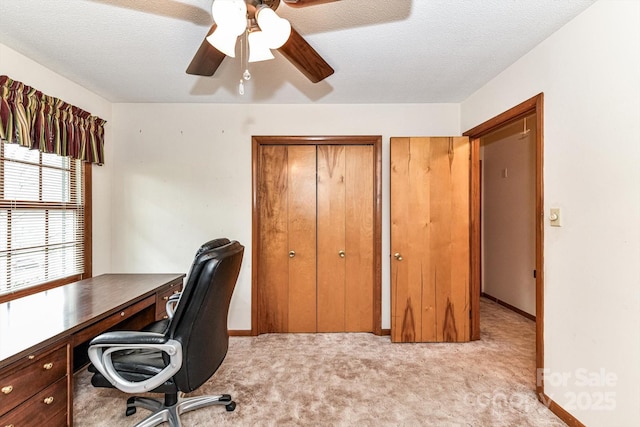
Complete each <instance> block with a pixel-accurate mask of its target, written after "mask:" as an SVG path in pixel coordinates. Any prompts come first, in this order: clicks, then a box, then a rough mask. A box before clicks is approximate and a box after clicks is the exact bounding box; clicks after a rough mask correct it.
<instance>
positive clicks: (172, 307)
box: [165, 292, 182, 319]
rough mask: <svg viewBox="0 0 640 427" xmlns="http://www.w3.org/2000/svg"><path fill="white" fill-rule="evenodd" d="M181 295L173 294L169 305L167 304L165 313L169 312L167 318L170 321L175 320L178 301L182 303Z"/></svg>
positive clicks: (168, 302)
mask: <svg viewBox="0 0 640 427" xmlns="http://www.w3.org/2000/svg"><path fill="white" fill-rule="evenodd" d="M181 295H182V292H180V293H177V294H173V295H171V296H170V297H169V299H168V300H167V303H166V304H165V311H166V312H167V316H169V319H173V315H174V314H175V312H176V306H177V305H178V301H180V296H181Z"/></svg>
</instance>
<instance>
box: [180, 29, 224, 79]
mask: <svg viewBox="0 0 640 427" xmlns="http://www.w3.org/2000/svg"><path fill="white" fill-rule="evenodd" d="M215 29H216V24H213V26H212V27H211V29H210V30H209V32H208V33H207V37H208V36H209V34H211V33H213V31H214V30H215ZM225 57H226V55H225V54H224V53H222V52H220V51H219V50H218V49H216V48H215V47H213V46H211V43H209V42H208V41H207V38H206V37H205V39H204V40H203V41H202V43H201V44H200V47H199V48H198V51H197V52H196V54H195V55H194V57H193V59H192V60H191V63H190V64H189V66H188V67H187V74H193V75H196V76H213V75H214V74H215V72H216V70H217V69H218V67H219V66H220V64H222V60H223V59H224V58H225Z"/></svg>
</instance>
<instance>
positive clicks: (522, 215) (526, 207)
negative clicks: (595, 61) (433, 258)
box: [480, 113, 537, 321]
mask: <svg viewBox="0 0 640 427" xmlns="http://www.w3.org/2000/svg"><path fill="white" fill-rule="evenodd" d="M535 123H536V115H535V113H533V114H530V115H528V116H525V117H523V118H522V119H519V120H518V121H516V122H513V123H511V124H507V125H504V126H502V127H500V128H498V129H496V130H494V131H493V132H491V133H489V134H487V135H485V136H483V137H481V138H480V162H481V166H480V174H481V176H480V180H481V186H480V190H481V191H480V193H481V196H480V199H481V219H480V224H481V225H480V235H481V256H480V259H481V266H480V268H481V275H480V280H481V284H480V291H481V295H482V296H483V297H485V298H488V299H490V300H492V301H494V302H497V303H498V304H501V305H503V306H505V307H507V308H508V309H510V310H512V311H515V312H516V313H518V314H520V315H522V316H524V317H526V318H528V319H530V320H533V321H535V319H536V316H535V313H536V292H535V290H536V288H535V283H536V281H535V277H536V275H537V272H536V269H535V268H536V253H535V251H536V236H535V231H536V215H535V209H536V198H535V195H536V188H535V176H536V174H535V138H536V133H537V129H536V126H535Z"/></svg>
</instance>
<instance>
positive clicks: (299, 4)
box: [284, 0, 339, 7]
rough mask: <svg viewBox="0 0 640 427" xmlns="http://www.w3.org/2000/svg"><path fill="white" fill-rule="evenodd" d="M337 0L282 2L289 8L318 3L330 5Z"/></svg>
mask: <svg viewBox="0 0 640 427" xmlns="http://www.w3.org/2000/svg"><path fill="white" fill-rule="evenodd" d="M334 1H339V0H284V2H285V3H286V4H287V5H289V6H291V7H307V6H313V5H316V4H320V3H331V2H334Z"/></svg>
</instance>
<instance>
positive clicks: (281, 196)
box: [257, 146, 289, 333]
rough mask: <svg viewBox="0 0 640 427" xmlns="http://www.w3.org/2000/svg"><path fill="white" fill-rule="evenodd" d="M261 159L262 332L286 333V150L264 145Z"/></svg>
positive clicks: (287, 276)
mask: <svg viewBox="0 0 640 427" xmlns="http://www.w3.org/2000/svg"><path fill="white" fill-rule="evenodd" d="M259 155H260V160H259V162H260V163H259V164H260V167H259V178H258V182H259V188H258V194H257V197H258V198H259V199H260V206H261V209H260V218H259V222H260V253H261V258H260V264H259V266H258V269H259V270H258V271H259V275H260V278H261V279H260V280H261V282H260V286H261V292H260V294H259V300H258V304H259V310H258V312H259V314H260V321H259V323H258V324H259V325H260V330H259V331H258V332H259V333H268V332H286V331H287V329H288V325H289V318H288V314H289V313H288V310H287V308H288V305H289V271H288V268H287V266H288V252H289V237H288V230H287V229H288V224H287V217H288V215H287V210H288V208H287V203H288V192H287V185H288V177H287V173H288V167H287V157H288V155H287V147H285V146H262V147H260V152H259Z"/></svg>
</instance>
